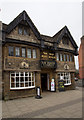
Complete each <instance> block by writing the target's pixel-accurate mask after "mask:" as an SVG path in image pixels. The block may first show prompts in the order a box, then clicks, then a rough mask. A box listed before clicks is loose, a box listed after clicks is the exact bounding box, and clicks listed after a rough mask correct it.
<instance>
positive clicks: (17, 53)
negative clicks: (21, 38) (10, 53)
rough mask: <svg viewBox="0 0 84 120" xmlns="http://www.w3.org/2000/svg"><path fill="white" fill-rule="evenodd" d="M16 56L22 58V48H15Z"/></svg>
mask: <svg viewBox="0 0 84 120" xmlns="http://www.w3.org/2000/svg"><path fill="white" fill-rule="evenodd" d="M15 55H16V57H19V56H20V48H19V47H16V48H15Z"/></svg>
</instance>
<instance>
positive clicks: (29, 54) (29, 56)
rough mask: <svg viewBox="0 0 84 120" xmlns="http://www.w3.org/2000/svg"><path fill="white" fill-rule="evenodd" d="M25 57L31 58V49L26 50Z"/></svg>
mask: <svg viewBox="0 0 84 120" xmlns="http://www.w3.org/2000/svg"><path fill="white" fill-rule="evenodd" d="M27 57H28V58H31V49H27Z"/></svg>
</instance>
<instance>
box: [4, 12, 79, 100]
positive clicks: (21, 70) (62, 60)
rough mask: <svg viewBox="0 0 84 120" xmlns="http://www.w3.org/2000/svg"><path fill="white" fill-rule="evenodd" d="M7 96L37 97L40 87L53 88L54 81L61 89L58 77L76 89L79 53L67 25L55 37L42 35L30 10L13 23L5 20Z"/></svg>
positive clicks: (5, 88) (67, 85)
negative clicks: (29, 13)
mask: <svg viewBox="0 0 84 120" xmlns="http://www.w3.org/2000/svg"><path fill="white" fill-rule="evenodd" d="M2 45H3V47H2V53H3V54H2V59H3V60H2V61H3V63H2V68H3V69H2V70H3V72H2V81H3V98H4V99H5V100H7V99H14V98H19V97H27V96H34V95H35V94H36V89H35V88H36V87H37V86H40V88H41V91H42V92H43V91H44V90H48V91H50V90H51V81H52V80H53V81H54V82H55V88H56V91H57V90H58V80H59V79H61V78H62V79H63V80H64V86H65V89H66V90H67V89H68V90H69V89H75V82H74V73H75V61H74V56H77V55H78V51H77V48H78V46H77V45H76V43H75V41H74V39H73V37H72V36H71V34H70V32H69V30H68V28H67V26H65V27H63V28H62V29H61V30H60V31H59V32H58V33H56V34H55V35H54V36H53V37H50V36H46V35H41V34H40V32H39V31H38V29H37V28H36V26H35V25H34V23H33V22H32V20H31V19H30V17H29V16H28V14H27V13H26V11H23V12H22V13H20V14H19V15H18V16H17V17H16V18H15V19H14V20H13V21H12V22H11V23H10V24H8V25H7V24H4V23H2Z"/></svg>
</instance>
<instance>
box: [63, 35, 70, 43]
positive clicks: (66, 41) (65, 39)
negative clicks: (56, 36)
mask: <svg viewBox="0 0 84 120" xmlns="http://www.w3.org/2000/svg"><path fill="white" fill-rule="evenodd" d="M62 43H63V44H64V45H69V38H68V37H67V36H64V37H63V38H62Z"/></svg>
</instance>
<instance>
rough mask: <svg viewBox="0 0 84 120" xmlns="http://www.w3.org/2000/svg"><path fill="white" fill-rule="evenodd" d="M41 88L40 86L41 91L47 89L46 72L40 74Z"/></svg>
mask: <svg viewBox="0 0 84 120" xmlns="http://www.w3.org/2000/svg"><path fill="white" fill-rule="evenodd" d="M41 88H42V91H46V90H47V73H42V74H41Z"/></svg>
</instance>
